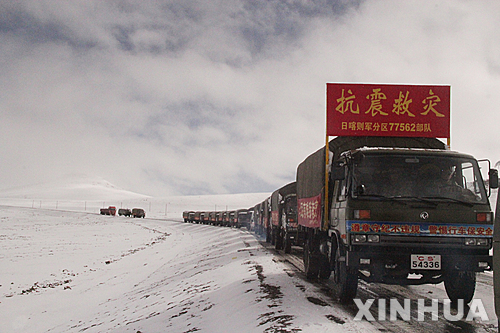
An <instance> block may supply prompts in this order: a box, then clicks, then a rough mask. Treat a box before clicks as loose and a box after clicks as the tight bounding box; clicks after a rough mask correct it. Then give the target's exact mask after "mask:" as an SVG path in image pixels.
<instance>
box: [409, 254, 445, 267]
mask: <svg viewBox="0 0 500 333" xmlns="http://www.w3.org/2000/svg"><path fill="white" fill-rule="evenodd" d="M410 262H411V269H435V270H439V269H441V255H439V254H412V255H411V256H410Z"/></svg>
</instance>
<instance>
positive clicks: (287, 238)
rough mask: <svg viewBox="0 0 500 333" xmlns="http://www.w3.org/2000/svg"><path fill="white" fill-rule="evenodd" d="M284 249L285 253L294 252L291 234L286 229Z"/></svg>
mask: <svg viewBox="0 0 500 333" xmlns="http://www.w3.org/2000/svg"><path fill="white" fill-rule="evenodd" d="M283 249H284V251H285V253H291V252H292V242H291V240H290V234H289V233H288V232H287V231H286V230H285V236H284V237H283Z"/></svg>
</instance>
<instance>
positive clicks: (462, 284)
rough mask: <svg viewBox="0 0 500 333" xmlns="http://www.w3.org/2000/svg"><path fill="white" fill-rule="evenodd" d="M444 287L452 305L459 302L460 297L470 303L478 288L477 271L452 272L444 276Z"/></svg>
mask: <svg viewBox="0 0 500 333" xmlns="http://www.w3.org/2000/svg"><path fill="white" fill-rule="evenodd" d="M444 287H445V288H446V294H448V297H449V298H450V300H451V304H452V305H456V304H458V300H459V299H463V300H464V304H469V303H470V302H471V301H472V297H474V291H475V290H476V273H475V272H468V271H458V272H451V273H449V274H447V275H446V276H445V278H444Z"/></svg>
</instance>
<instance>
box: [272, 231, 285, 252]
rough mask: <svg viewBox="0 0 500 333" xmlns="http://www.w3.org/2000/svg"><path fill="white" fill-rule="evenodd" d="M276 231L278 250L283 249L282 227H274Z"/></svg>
mask: <svg viewBox="0 0 500 333" xmlns="http://www.w3.org/2000/svg"><path fill="white" fill-rule="evenodd" d="M274 232H275V233H276V246H275V248H276V250H283V236H282V233H281V230H280V229H274Z"/></svg>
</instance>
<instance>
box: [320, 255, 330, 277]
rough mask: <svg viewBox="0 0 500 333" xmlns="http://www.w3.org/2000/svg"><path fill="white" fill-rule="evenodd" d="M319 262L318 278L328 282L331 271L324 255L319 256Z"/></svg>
mask: <svg viewBox="0 0 500 333" xmlns="http://www.w3.org/2000/svg"><path fill="white" fill-rule="evenodd" d="M319 261H320V264H319V265H320V266H319V278H320V279H321V280H328V279H329V278H330V276H331V275H332V270H331V269H330V261H329V260H328V257H327V256H325V255H321V257H320V259H319Z"/></svg>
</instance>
